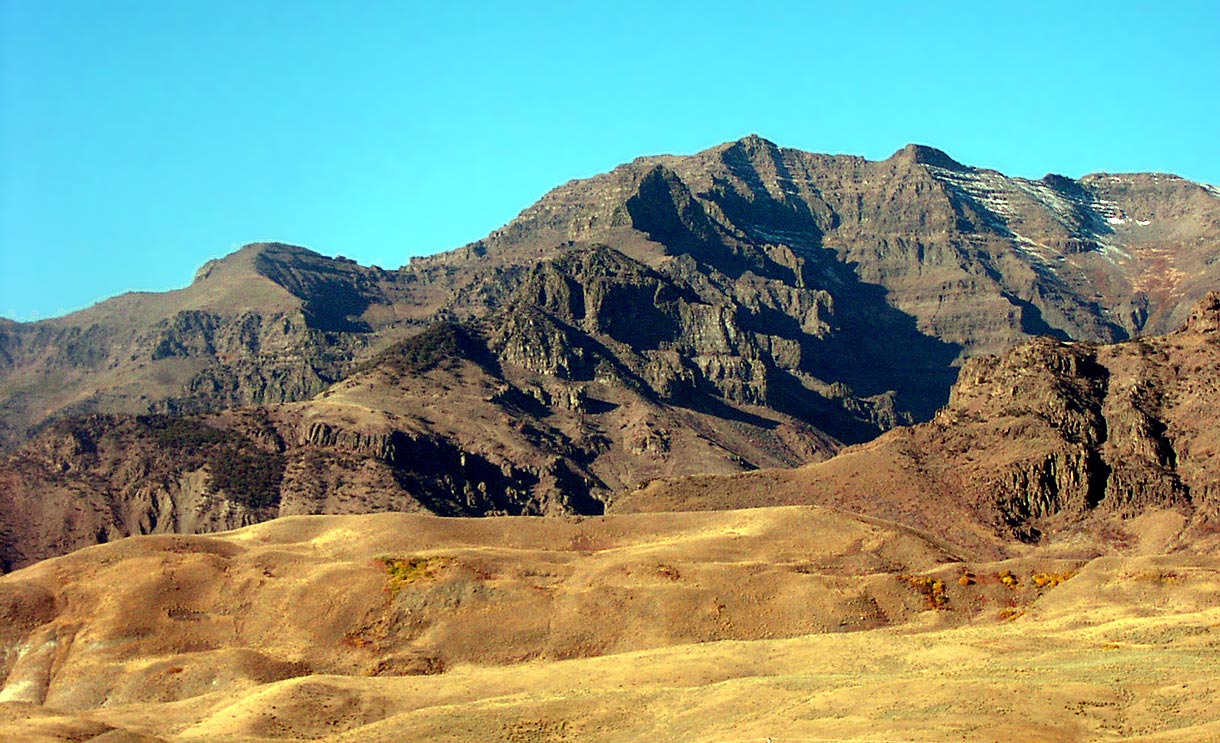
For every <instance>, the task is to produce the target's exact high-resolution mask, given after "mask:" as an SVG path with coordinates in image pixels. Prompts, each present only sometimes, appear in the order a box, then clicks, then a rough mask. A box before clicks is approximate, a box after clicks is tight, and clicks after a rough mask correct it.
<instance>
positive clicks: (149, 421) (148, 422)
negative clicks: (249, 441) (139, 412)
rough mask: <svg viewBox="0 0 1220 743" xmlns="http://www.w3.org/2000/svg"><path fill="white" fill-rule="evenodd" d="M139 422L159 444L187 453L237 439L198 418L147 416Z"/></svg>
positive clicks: (228, 432) (233, 435) (231, 434)
mask: <svg viewBox="0 0 1220 743" xmlns="http://www.w3.org/2000/svg"><path fill="white" fill-rule="evenodd" d="M138 420H139V422H140V423H142V424H143V425H144V426H146V427H147V429H148V431H149V433H150V434H151V435H152V438H153V440H154V441H156V442H157V443H158V444H160V445H162V446H167V447H173V448H175V449H181V450H184V451H187V452H194V451H196V450H198V449H201V448H203V447H207V446H211V445H214V444H221V443H225V442H227V441H231V440H232V439H234V438H235V437H236V436H235V434H233V433H232V432H230V431H225V430H223V429H220V428H215V427H213V426H209V425H208V424H206V423H204V422H203V421H201V420H198V419H197V418H186V417H177V416H168V415H146V416H141V417H140V418H138Z"/></svg>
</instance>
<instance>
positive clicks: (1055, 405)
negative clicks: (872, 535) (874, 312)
mask: <svg viewBox="0 0 1220 743" xmlns="http://www.w3.org/2000/svg"><path fill="white" fill-rule="evenodd" d="M1217 394H1220V293H1212V294H1209V295H1208V296H1207V297H1206V298H1205V299H1204V300H1203V301H1202V302H1201V303H1200V304H1199V305H1198V306H1197V307H1196V309H1195V311H1194V313H1193V314H1191V315H1190V316H1189V317H1188V318H1187V320H1186V322H1185V324H1184V325H1183V326H1182V327H1181V328H1180V329H1178V330H1176V331H1174V332H1172V333H1169V334H1167V335H1164V336H1153V337H1143V338H1138V339H1135V340H1131V341H1125V342H1122V343H1118V344H1112V345H1098V344H1092V343H1081V342H1072V341H1059V340H1056V339H1053V338H1039V339H1035V340H1033V341H1030V342H1028V343H1026V344H1023V345H1021V346H1018V347H1017V348H1015V349H1013V350H1011V351H1009V352H1007V353H1006V354H1004V355H1002V356H1000V357H978V358H975V359H972V360H971V361H969V362H967V364H966V365H965V366H964V368H963V369H962V372H961V375H960V377H959V379H958V381H957V383H956V385H955V386H954V388H953V393H952V395H951V397H950V400H949V403H948V405H946V406H945V407H944V408H943V409H942V410H941V411H940V412H938V413H937V415H936V417H935V418H934V419H933V420H931V421H929V422H927V423H923V424H919V425H916V426H913V427H909V428H901V429H896V430H894V431H890V432H889V433H886V434H884V435H883V436H881V437H879V438H878V439H876V440H875V441H872V442H869V443H867V444H863V445H860V446H855V447H851V448H849V449H846V450H845V451H843V452H841V453H840V454H839V455H838V456H836V457H835V458H833V459H831V460H829V461H827V462H824V463H821V464H813V465H809V466H806V467H802V468H799V469H795V470H771V471H759V472H752V473H747V474H743V475H736V476H732V477H685V478H675V479H663V480H657V481H654V482H652V483H650V484H648V485H647V486H646V487H644V488H641V489H638V490H636V491H635V492H632V493H630V494H627V495H625V496H624V497H622V498H620V499H618V500H616V501H615V502H614V504H613V506H614V509H615V510H618V511H622V512H631V511H672V510H687V509H724V508H738V507H745V506H754V505H779V504H797V503H802V504H823V505H833V506H836V507H839V508H844V509H847V510H850V511H853V512H858V513H865V514H872V515H875V516H880V517H883V518H889V519H894V520H897V521H900V522H902V523H906V524H911V525H915V526H918V527H920V528H924V529H928V530H930V531H935V532H937V533H945V532H944V531H943V530H944V529H950V530H951V533H954V534H956V535H957V538H958V539H961V540H966V539H967V538H966V536H965V535H966V534H967V533H972V534H973V535H974V536H973V537H971V538H970V541H972V543H974V544H978V545H981V544H986V543H988V542H989V541H992V540H994V538H995V537H996V536H997V535H998V536H1000V537H1008V538H1016V539H1019V540H1022V541H1026V542H1043V543H1046V544H1061V545H1063V547H1064V549H1068V550H1070V549H1072V548H1073V547H1072V545H1073V544H1076V543H1077V542H1079V545H1078V546H1084V547H1085V548H1087V549H1104V548H1105V545H1104V544H1102V545H1099V544H1098V543H1097V539H1098V536H1099V535H1101V537H1102V541H1103V542H1105V541H1106V540H1107V539H1109V540H1112V541H1116V542H1121V541H1122V540H1124V539H1127V538H1129V536H1128V535H1125V531H1124V529H1123V527H1122V523H1123V521H1124V520H1126V519H1128V518H1131V517H1134V516H1138V515H1139V514H1141V513H1142V512H1144V511H1147V510H1149V509H1153V510H1156V509H1168V510H1171V511H1173V512H1175V513H1177V514H1179V517H1178V522H1179V523H1178V526H1177V528H1176V530H1174V531H1173V533H1174V534H1175V535H1176V536H1175V537H1174V538H1175V539H1178V540H1181V542H1182V543H1183V544H1196V545H1199V544H1212V543H1214V542H1215V540H1216V534H1217V533H1220V529H1218V528H1217V527H1218V526H1220V522H1218V516H1220V511H1218V510H1217V509H1218V507H1220V500H1218V494H1220V491H1218V490H1217V483H1220V458H1218V457H1217V451H1220V448H1218V447H1217V443H1218V441H1217V433H1216V427H1215V421H1214V410H1215V400H1216V397H1217Z"/></svg>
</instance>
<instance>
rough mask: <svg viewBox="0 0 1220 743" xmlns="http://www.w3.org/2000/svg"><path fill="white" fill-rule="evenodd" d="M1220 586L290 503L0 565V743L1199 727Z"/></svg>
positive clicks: (698, 521) (1071, 566) (799, 533)
mask: <svg viewBox="0 0 1220 743" xmlns="http://www.w3.org/2000/svg"><path fill="white" fill-rule="evenodd" d="M1156 520H1157V519H1156V518H1152V519H1150V520H1147V521H1146V522H1145V524H1144V531H1146V532H1148V533H1153V532H1155V531H1156V530H1157V528H1159V527H1156V525H1155V524H1154V523H1153V522H1155V521H1156ZM1151 544H1152V542H1146V543H1145V545H1146V546H1149V545H1151ZM1217 590H1220V562H1218V561H1217V559H1216V557H1215V556H1214V555H1201V554H1189V553H1176V554H1172V555H1156V554H1141V552H1140V550H1139V549H1127V550H1125V551H1119V552H1111V553H1110V554H1107V555H1105V556H1102V557H1097V558H1093V559H1064V558H1062V557H1056V556H1053V555H1045V554H1042V553H1040V552H1039V551H1038V550H1036V549H1028V550H1026V551H1025V553H1024V554H1022V555H1020V556H1017V557H1012V558H1009V559H1007V560H1004V561H1001V562H992V561H988V560H987V559H986V558H984V559H982V560H980V559H977V558H976V557H975V556H974V555H972V554H971V553H969V552H967V551H964V550H963V549H962V548H961V547H960V546H957V545H952V544H947V543H944V542H942V541H941V540H939V539H938V538H935V537H932V536H930V535H928V534H924V533H917V532H912V531H911V530H909V529H906V528H903V527H900V526H897V525H895V524H891V523H886V522H881V521H876V520H871V519H862V518H858V517H852V516H848V515H845V514H842V513H838V512H835V511H833V510H830V509H824V508H800V507H786V508H771V509H752V510H749V511H729V512H717V513H684V514H644V515H623V516H607V517H597V518H588V519H575V520H560V519H545V520H544V519H522V518H492V519H441V518H437V517H433V516H423V515H405V514H379V515H370V516H342V517H289V518H284V519H279V520H276V521H274V522H269V523H265V524H260V525H257V526H252V527H247V528H245V529H242V530H239V531H235V532H228V533H224V534H219V535H215V536H208V537H202V536H155V537H141V538H135V539H127V540H122V541H120V542H116V543H113V544H107V545H100V546H97V547H92V548H89V549H86V550H82V551H80V552H76V553H73V554H71V555H68V556H65V557H61V558H56V559H53V560H47V561H44V562H42V563H39V564H38V565H35V566H33V567H30V568H27V569H24V570H21V571H17V572H15V573H12V574H10V575H8V576H5V577H4V578H0V617H3V619H4V621H3V623H2V624H0V633H2V634H0V659H3V676H4V681H3V686H2V687H0V737H5V738H6V739H12V740H23V741H26V740H28V741H70V740H84V739H89V740H100V741H157V740H160V741H304V740H325V741H411V740H421V741H423V740H429V741H435V740H446V741H469V740H488V741H510V742H519V741H577V740H580V741H607V742H609V741H633V740H639V739H641V738H656V737H661V738H666V739H675V738H676V739H682V740H690V741H705V742H706V743H720V742H727V741H748V740H764V739H765V738H767V737H771V738H772V739H773V740H775V741H784V740H792V741H811V740H813V741H831V740H833V741H874V742H875V741H882V740H886V741H894V740H902V741H921V742H929V743H930V742H932V741H947V740H966V741H996V740H1023V741H1064V742H1067V741H1082V742H1083V741H1092V740H1148V741H1183V742H1185V741H1200V740H1206V739H1210V738H1211V737H1214V736H1215V735H1216V734H1217V733H1220V715H1218V714H1217V713H1216V711H1215V709H1214V705H1213V702H1214V700H1215V698H1216V696H1217V694H1220V682H1218V681H1217V680H1216V677H1215V675H1214V663H1215V661H1216V658H1217V657H1218V656H1217V653H1218V651H1220V636H1218V634H1217V627H1220V608H1218V607H1217V606H1216V604H1215V601H1214V596H1215V594H1216V591H1217Z"/></svg>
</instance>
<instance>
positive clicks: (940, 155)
mask: <svg viewBox="0 0 1220 743" xmlns="http://www.w3.org/2000/svg"><path fill="white" fill-rule="evenodd" d="M890 159H891V160H893V159H899V160H906V161H909V162H913V163H919V164H921V165H932V166H934V167H937V168H947V169H949V170H967V167H966V166H965V165H962V164H961V163H959V162H958V161H956V160H954V159H953V158H951V157H949V156H948V155H947V154H945V152H943V151H942V150H938V149H936V148H935V147H929V146H928V145H923V144H914V143H912V144H908V145H907V146H906V147H903V148H902V149H901V150H898V151H897V152H895V153H894V154H893V155H892V156H891V157H890Z"/></svg>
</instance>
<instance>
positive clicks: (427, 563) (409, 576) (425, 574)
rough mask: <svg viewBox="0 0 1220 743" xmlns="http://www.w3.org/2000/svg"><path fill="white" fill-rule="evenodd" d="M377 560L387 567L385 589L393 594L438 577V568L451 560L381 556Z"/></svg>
mask: <svg viewBox="0 0 1220 743" xmlns="http://www.w3.org/2000/svg"><path fill="white" fill-rule="evenodd" d="M377 561H378V562H380V563H381V565H382V567H383V568H384V569H385V574H386V585H385V590H386V592H387V593H389V594H390V595H391V596H397V595H398V592H399V591H401V590H402V589H403V588H405V587H406V586H408V585H410V584H412V583H416V582H419V581H425V580H431V579H432V578H434V577H436V570H437V569H439V568H440V567H441V566H442V565H444V564H446V563H447V562H449V560H448V558H444V557H379V558H377Z"/></svg>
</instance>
